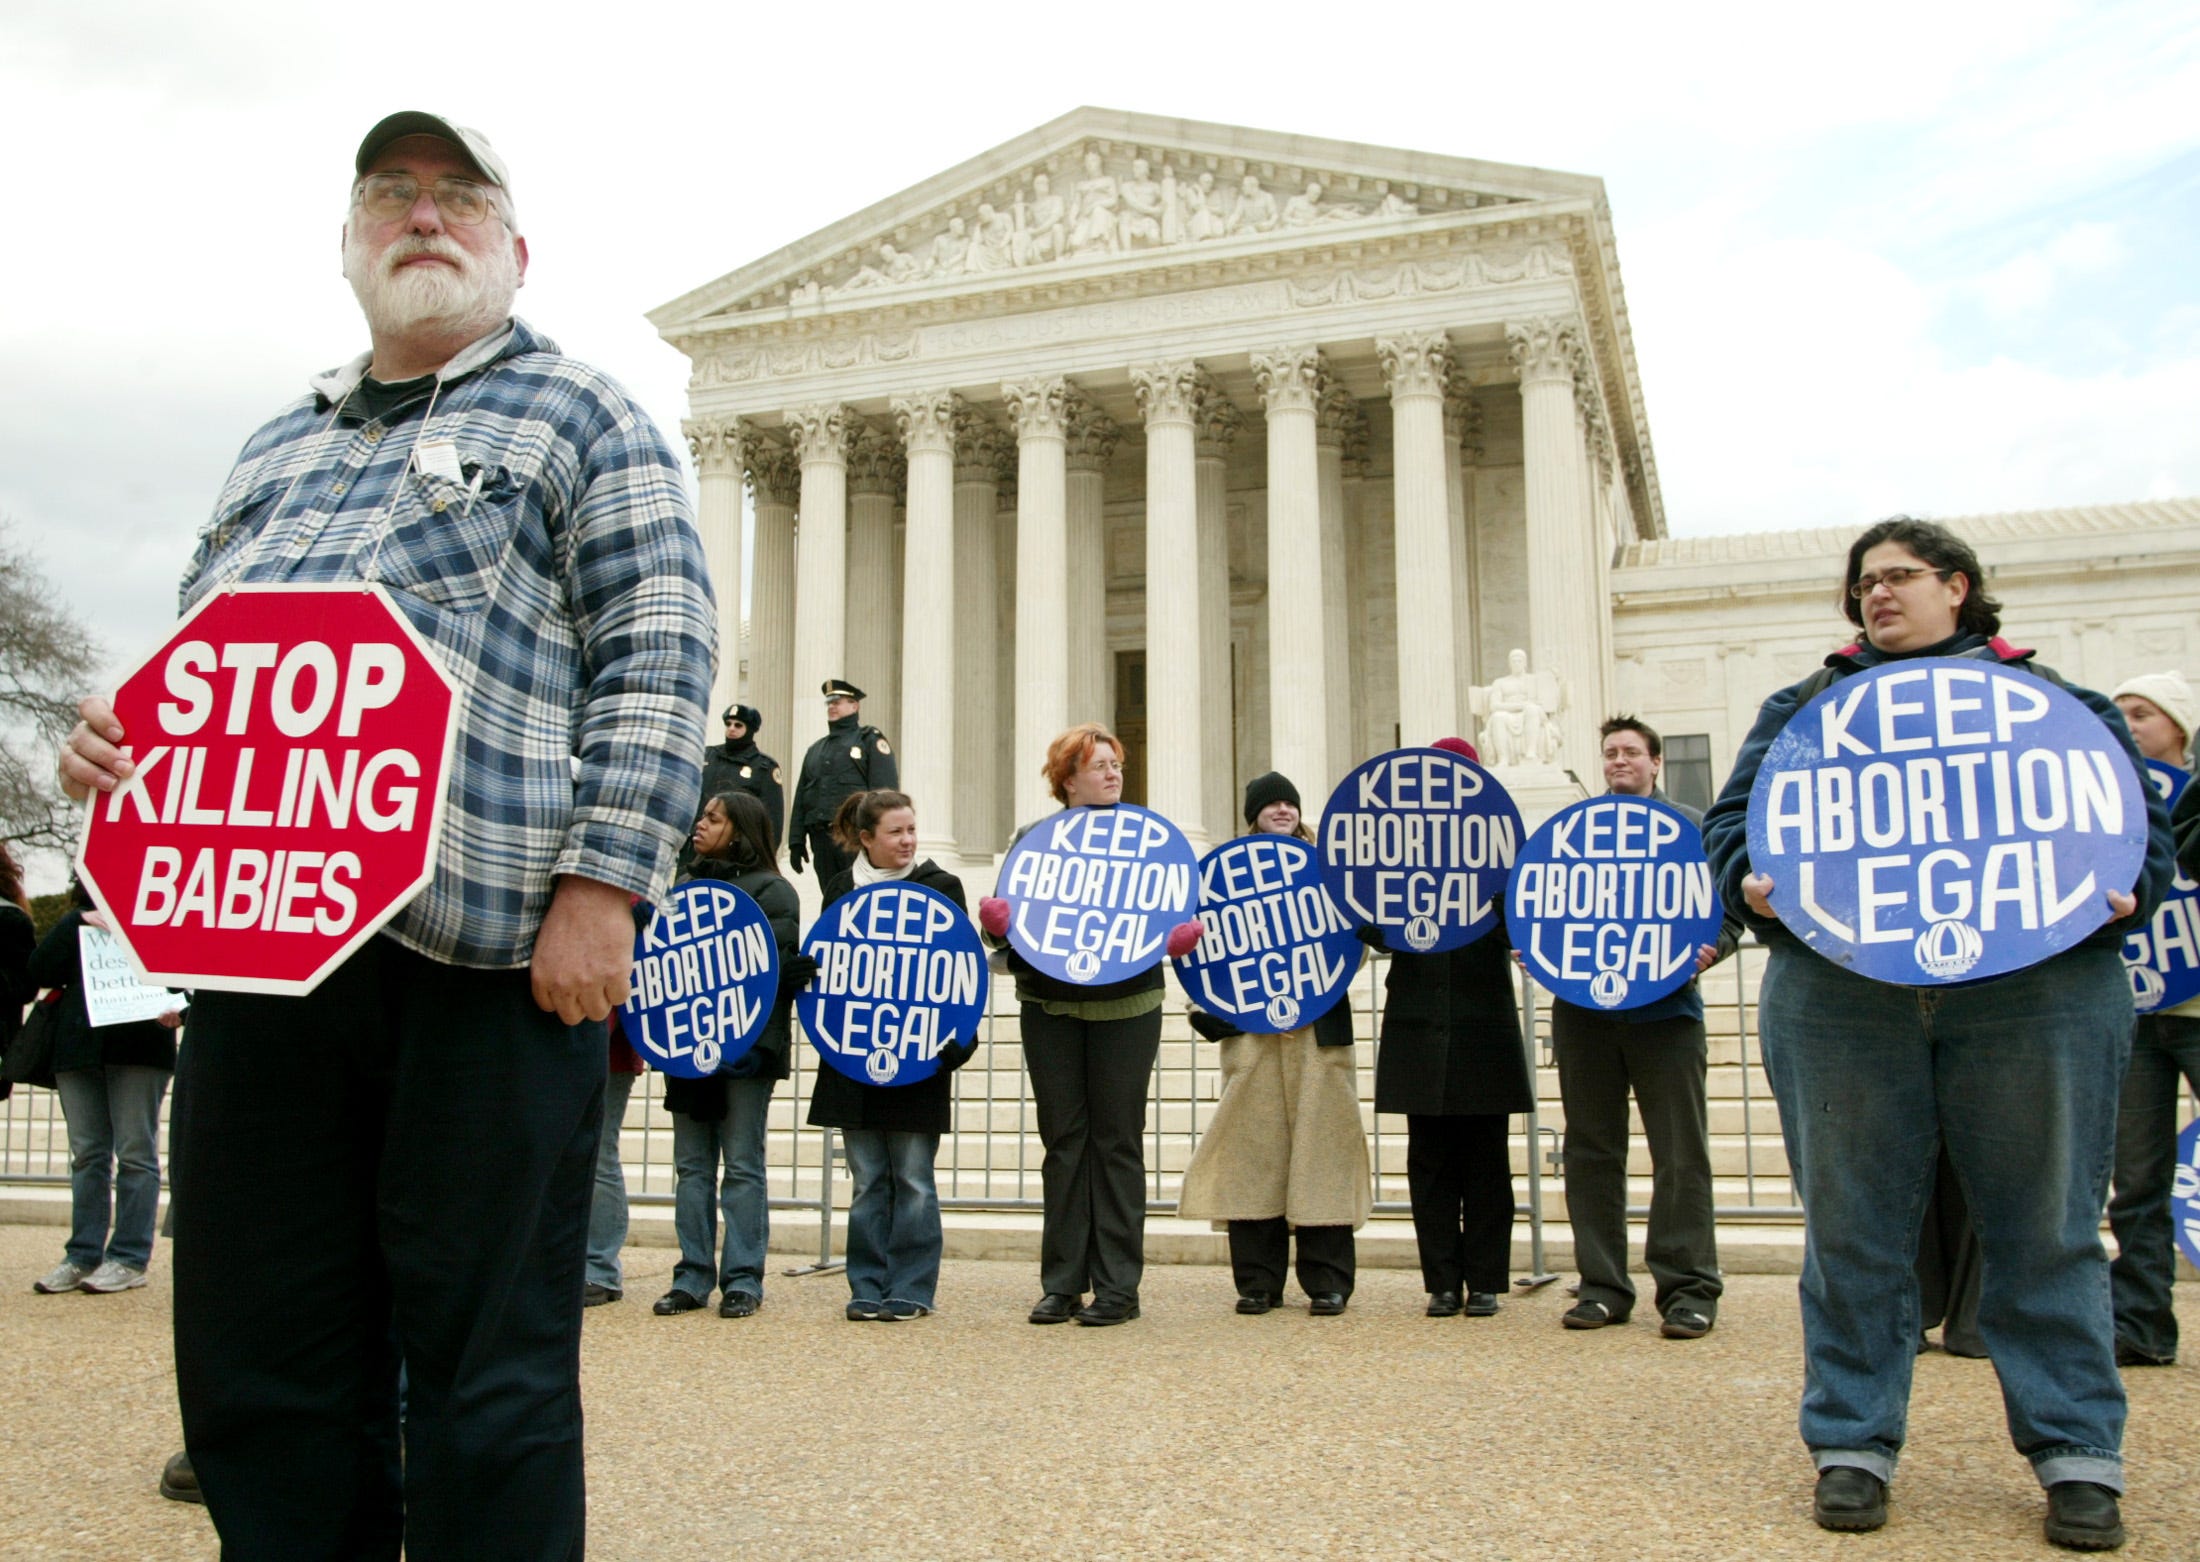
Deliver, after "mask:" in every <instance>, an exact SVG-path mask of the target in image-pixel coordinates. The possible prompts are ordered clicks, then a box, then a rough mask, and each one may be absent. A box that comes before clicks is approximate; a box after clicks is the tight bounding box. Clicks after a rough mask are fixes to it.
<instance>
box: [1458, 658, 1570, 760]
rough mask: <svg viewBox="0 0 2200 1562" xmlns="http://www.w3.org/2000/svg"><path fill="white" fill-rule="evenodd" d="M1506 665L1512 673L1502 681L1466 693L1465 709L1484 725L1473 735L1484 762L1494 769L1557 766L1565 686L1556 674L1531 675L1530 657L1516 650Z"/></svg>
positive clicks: (1543, 672)
mask: <svg viewBox="0 0 2200 1562" xmlns="http://www.w3.org/2000/svg"><path fill="white" fill-rule="evenodd" d="M1505 661H1506V665H1507V667H1508V668H1509V669H1510V670H1509V671H1507V672H1506V673H1505V674H1504V676H1502V677H1500V678H1498V679H1497V680H1496V681H1495V682H1493V683H1489V684H1487V685H1484V686H1482V687H1479V688H1472V689H1469V690H1468V691H1467V700H1468V708H1469V710H1470V711H1471V712H1472V713H1473V714H1474V715H1475V716H1476V717H1477V718H1479V719H1480V720H1481V723H1482V728H1481V731H1480V733H1479V734H1477V737H1478V743H1477V747H1479V748H1480V749H1481V751H1482V762H1483V763H1484V764H1485V765H1488V766H1490V767H1491V768H1493V769H1496V768H1500V767H1511V766H1518V765H1555V764H1557V763H1558V754H1559V747H1560V738H1559V730H1558V717H1559V716H1560V715H1562V714H1564V712H1565V710H1566V705H1567V690H1566V685H1565V681H1564V680H1563V679H1561V678H1560V677H1559V676H1558V674H1556V673H1554V672H1549V671H1537V672H1530V671H1529V670H1528V653H1527V652H1525V651H1523V650H1520V649H1519V648H1517V647H1515V648H1514V650H1513V651H1512V653H1511V654H1510V655H1509V656H1507V657H1506V659H1505Z"/></svg>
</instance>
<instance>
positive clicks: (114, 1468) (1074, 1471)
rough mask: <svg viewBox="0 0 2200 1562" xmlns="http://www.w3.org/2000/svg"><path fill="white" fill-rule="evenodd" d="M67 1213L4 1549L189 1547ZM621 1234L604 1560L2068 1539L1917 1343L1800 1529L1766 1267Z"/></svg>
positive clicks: (2191, 1554)
mask: <svg viewBox="0 0 2200 1562" xmlns="http://www.w3.org/2000/svg"><path fill="white" fill-rule="evenodd" d="M60 1240H61V1233H60V1232H59V1231H57V1230H55V1229H54V1228H52V1227H33V1226H0V1277H4V1278H0V1341H4V1342H5V1344H6V1347H7V1351H8V1356H9V1358H10V1367H11V1369H12V1370H10V1371H9V1372H8V1374H7V1376H6V1380H5V1381H6V1383H7V1388H6V1390H5V1391H4V1404H0V1428H4V1429H5V1432H4V1437H0V1447H5V1448H6V1450H7V1451H8V1456H7V1457H6V1458H5V1459H4V1460H0V1557H4V1558H7V1559H10V1562H12V1559H15V1558H49V1557H50V1558H56V1559H60V1558H68V1559H86V1558H128V1559H139V1558H148V1559H150V1558H171V1557H172V1558H212V1557H214V1556H215V1555H216V1546H215V1544H214V1539H213V1533H212V1530H211V1528H210V1527H209V1526H208V1524H207V1522H206V1518H205V1515H204V1513H203V1511H202V1510H200V1509H197V1508H192V1507H187V1506H184V1505H181V1504H177V1503H171V1502H167V1501H164V1500H163V1499H161V1498H160V1497H159V1496H158V1495H157V1494H156V1493H155V1490H154V1484H155V1480H156V1478H157V1476H158V1474H159V1470H160V1465H161V1461H162V1460H163V1459H164V1458H166V1457H167V1455H168V1454H169V1453H170V1452H172V1451H173V1450H174V1449H175V1448H176V1447H177V1446H179V1442H180V1433H179V1431H178V1426H177V1420H176V1409H175V1396H174V1382H173V1376H172V1370H171V1357H170V1350H169V1337H168V1311H169V1304H170V1288H169V1284H168V1276H167V1272H166V1267H165V1257H166V1253H165V1247H164V1248H163V1251H162V1253H161V1255H160V1256H158V1257H156V1260H155V1267H154V1270H153V1280H152V1283H151V1284H150V1285H149V1286H147V1287H146V1288H145V1289H143V1290H140V1291H133V1292H129V1293H127V1294H124V1295H120V1296H108V1297H95V1296H81V1295H78V1296H60V1297H44V1296H37V1295H34V1294H33V1293H32V1292H31V1290H30V1282H31V1280H32V1279H33V1278H34V1277H35V1276H37V1275H38V1274H40V1273H43V1272H44V1271H45V1269H46V1268H48V1267H49V1266H50V1265H51V1264H52V1263H53V1262H54V1261H55V1259H57V1258H58V1257H59V1250H60ZM626 1256H627V1262H628V1274H627V1293H626V1300H625V1301H623V1302H621V1303H618V1304H616V1305H614V1306H609V1307H601V1308H597V1309H595V1310H593V1311H591V1312H590V1313H589V1314H588V1323H587V1335H586V1341H585V1345H584V1350H583V1370H584V1374H585V1385H586V1401H587V1408H588V1425H589V1487H590V1493H591V1496H590V1542H589V1553H590V1556H591V1557H592V1558H595V1559H598V1562H605V1559H609V1562H626V1559H634V1562H644V1559H648V1562H659V1559H662V1562H674V1559H683V1562H684V1559H694V1558H739V1559H742V1562H755V1559H766V1558H781V1557H787V1558H798V1557H800V1558H807V1557H817V1558H834V1559H845V1558H849V1557H859V1556H870V1557H881V1558H917V1559H922V1558H943V1559H945V1558H952V1559H965V1558H991V1557H1002V1558H1022V1557H1063V1558H1069V1559H1075V1562H1087V1559H1089V1562H1110V1559H1121V1562H1130V1559H1137V1558H1148V1557H1162V1558H1180V1557H1181V1558H1210V1557H1267V1556H1274V1555H1293V1556H1332V1557H1400V1558H1419V1557H1443V1558H1451V1557H1457V1558H1492V1559H1498V1558H1521V1559H1527V1558H1573V1557H1581V1558H1599V1559H1607V1558H1608V1559H1626V1558H1656V1559H1664V1558H1699V1557H1702V1558H1713V1557H1722V1558H1723V1557H1749V1558H1788V1557H1839V1558H1842V1559H1843V1562H1866V1559H1868V1562H1887V1559H1894V1558H1911V1557H1917V1558H1934V1559H1942V1558H1965V1559H1968V1558H2000V1557H2027V1556H2032V1557H2046V1556H2056V1555H2065V1554H2066V1553H2061V1552H2057V1551H2055V1550H2054V1549H2053V1548H2051V1547H2049V1546H2048V1545H2047V1544H2046V1543H2045V1542H2044V1541H2043V1540H2042V1539H2041V1538H2040V1528H2039V1521H2040V1514H2041V1511H2042V1508H2043V1499H2042V1497H2041V1495H2040V1493H2039V1490H2038V1487H2037V1486H2036V1485H2035V1484H2034V1482H2033V1480H2032V1478H2031V1475H2030V1472H2029V1471H2028V1470H2027V1468H2026V1467H2025V1465H2024V1463H2023V1461H2022V1460H2020V1459H2019V1458H2018V1457H2017V1456H2016V1455H2015V1454H2014V1453H2013V1452H2012V1451H2011V1450H2010V1448H2009V1446H2008V1442H2007V1435H2006V1433H2005V1431H2004V1429H2003V1423H2002V1414H2001V1403H2000V1395H1999V1391H1998V1388H1997V1385H1996V1381H1995V1377H1994V1373H1993V1369H1992V1367H1991V1366H1989V1365H1988V1364H1987V1363H1985V1362H1978V1361H1963V1360H1957V1359H1953V1358H1950V1357H1947V1356H1943V1355H1941V1354H1940V1353H1939V1352H1937V1351H1935V1352H1932V1353H1930V1354H1928V1355H1926V1356H1923V1357H1921V1358H1920V1359H1919V1361H1918V1364H1917V1384H1916V1389H1915V1392H1914V1395H1913V1398H1912V1404H1911V1418H1910V1421H1911V1424H1910V1444H1909V1448H1908V1451H1907V1453H1906V1455H1905V1461H1904V1465H1903V1469H1902V1472H1901V1476H1900V1478H1899V1479H1898V1481H1897V1482H1896V1485H1895V1490H1894V1499H1893V1517H1892V1520H1891V1522H1890V1523H1889V1524H1888V1526H1887V1528H1886V1529H1885V1530H1883V1531H1881V1532H1880V1533H1878V1534H1877V1535H1873V1536H1863V1537H1844V1536H1835V1535H1830V1534H1827V1533H1825V1532H1823V1531H1820V1530H1818V1529H1817V1528H1816V1527H1815V1526H1813V1525H1812V1524H1811V1522H1810V1518H1809V1502H1810V1484H1811V1471H1810V1466H1809V1462H1808V1460H1807V1459H1806V1458H1805V1456H1804V1453H1803V1450H1802V1447H1801V1445H1800V1444H1799V1443H1798V1442H1797V1440H1796V1437H1795V1399H1796V1392H1797V1388H1798V1384H1799V1381H1800V1376H1801V1354H1800V1331H1799V1328H1798V1324H1797V1319H1796V1303H1795V1283H1794V1281H1793V1280H1792V1279H1789V1278H1784V1277H1779V1276H1757V1275H1751V1276H1742V1277H1738V1278H1736V1279H1735V1280H1733V1281H1731V1282H1730V1283H1729V1290H1728V1292H1727V1296H1726V1300H1725V1305H1724V1308H1723V1310H1722V1312H1721V1315H1720V1321H1719V1326H1718V1328H1717V1330H1716V1331H1715V1332H1713V1333H1712V1334H1711V1335H1710V1336H1709V1337H1707V1338H1705V1339H1702V1340H1697V1341H1687V1342H1682V1341H1670V1340H1664V1339H1661V1338H1659V1336H1658V1333H1657V1331H1656V1329H1655V1328H1654V1327H1652V1326H1648V1325H1646V1324H1645V1323H1644V1322H1643V1321H1641V1320H1642V1319H1644V1318H1647V1317H1648V1310H1647V1309H1645V1310H1644V1312H1643V1313H1641V1314H1639V1315H1638V1319H1637V1321H1635V1322H1633V1323H1630V1324H1628V1325H1626V1326H1624V1327H1618V1328H1611V1329H1606V1330H1603V1331H1601V1332H1597V1333H1590V1334H1580V1333H1568V1332H1566V1331H1564V1330H1562V1329H1561V1328H1560V1327H1559V1323H1558V1316H1559V1313H1560V1312H1561V1310H1562V1309H1563V1308H1564V1307H1565V1306H1566V1305H1567V1298H1566V1297H1565V1295H1564V1294H1563V1292H1562V1291H1561V1290H1560V1289H1559V1288H1558V1287H1556V1286H1553V1287H1551V1288H1549V1289H1547V1290H1545V1291H1542V1292H1537V1293H1533V1294H1515V1295H1514V1296H1512V1297H1510V1298H1508V1299H1507V1300H1506V1303H1505V1308H1504V1311H1503V1313H1502V1314H1501V1315H1500V1316H1498V1317H1496V1318H1492V1319H1465V1318H1453V1319H1443V1320H1432V1319H1427V1318H1424V1317H1422V1316H1421V1306H1422V1300H1423V1298H1422V1295H1421V1291H1420V1287H1419V1284H1418V1281H1417V1278H1416V1277H1415V1276H1414V1275H1412V1274H1411V1273H1408V1272H1401V1271H1396V1270H1375V1271H1370V1272H1367V1273H1366V1274H1364V1275H1363V1276H1362V1283H1361V1287H1360V1290H1359V1293H1358V1294H1357V1295H1356V1296H1355V1297H1354V1298H1353V1302H1352V1306H1351V1309H1350V1311H1349V1312H1347V1313H1346V1315H1345V1316H1343V1317H1341V1318H1333V1319H1323V1318H1311V1317H1309V1316H1308V1315H1307V1314H1306V1311H1305V1307H1304V1299H1303V1298H1302V1297H1299V1296H1298V1295H1297V1294H1296V1292H1294V1293H1293V1297H1292V1299H1291V1302H1290V1304H1289V1305H1287V1307H1286V1308H1284V1309H1282V1310H1279V1311H1277V1312H1275V1313H1271V1314H1269V1315H1268V1316H1266V1317H1261V1318H1240V1317H1238V1316H1236V1315H1235V1314H1234V1313H1233V1312H1232V1311H1231V1308H1230V1304H1231V1302H1232V1300H1233V1293H1232V1290H1231V1286H1230V1281H1229V1276H1228V1273H1227V1271H1224V1270H1220V1269H1213V1268H1204V1267H1198V1266H1189V1265H1185V1266H1177V1265H1164V1266H1155V1267H1152V1268H1149V1269H1148V1270H1147V1274H1146V1287H1145V1295H1144V1304H1145V1316H1144V1317H1143V1318H1141V1319H1139V1320H1138V1321H1136V1322H1133V1323H1130V1324H1127V1325H1124V1326H1123V1327H1121V1328H1115V1329H1087V1328H1081V1327H1078V1326H1075V1325H1070V1326H1061V1327H1054V1328H1033V1327H1031V1326H1029V1325H1027V1324H1026V1323H1025V1322H1024V1321H1023V1314H1024V1311H1025V1310H1026V1309H1027V1308H1028V1307H1029V1306H1030V1305H1031V1303H1032V1302H1033V1301H1034V1300H1035V1299H1036V1297H1037V1292H1038V1286H1037V1277H1036V1274H1035V1272H1034V1268H1033V1266H1032V1265H1029V1264H1026V1263H999V1262H981V1261H976V1260H970V1261H950V1262H949V1263H948V1265H947V1267H946V1272H945V1274H944V1276H943V1278H942V1281H941V1285H940V1297H941V1302H942V1310H941V1311H940V1312H939V1313H938V1314H936V1315H935V1316H933V1317H931V1318H927V1319H923V1320H920V1321H918V1322H914V1323H906V1324H891V1325H882V1324H867V1325H854V1324H849V1323H846V1322H844V1321H843V1320H842V1318H841V1315H840V1309H841V1306H842V1304H843V1303H844V1302H845V1300H846V1298H847V1291H846V1287H845V1285H844V1283H843V1281H842V1280H841V1279H840V1277H839V1276H837V1275H823V1276H812V1277H806V1278H799V1279H787V1278H782V1277H781V1276H780V1275H779V1274H777V1273H776V1272H775V1273H774V1274H773V1275H772V1277H771V1278H770V1280H769V1281H768V1283H767V1295H766V1300H765V1306H764V1310H763V1311H762V1312H761V1313H760V1314H758V1315H757V1316H756V1317H755V1318H752V1319H747V1320H741V1321H736V1320H727V1319H721V1318H719V1317H718V1316H717V1314H716V1311H715V1309H710V1310H706V1311H703V1312H698V1313H690V1314H687V1315H685V1316H682V1317H676V1318H658V1317H655V1316H653V1315H652V1314H651V1313H650V1311H649V1303H650V1301H651V1299H653V1298H654V1297H655V1296H657V1295H658V1294H659V1293H660V1292H661V1291H662V1290H663V1289H664V1287H665V1285H666V1284H667V1282H668V1281H669V1278H670V1275H671V1268H672V1262H673V1257H674V1255H673V1254H672V1253H671V1252H669V1251H667V1250H664V1249H660V1248H632V1249H629V1250H628V1252H627V1255H626ZM776 1257H777V1256H776V1255H775V1259H776ZM277 1274H279V1270H277V1271H271V1273H270V1275H268V1276H263V1277H257V1278H256V1279H254V1278H252V1277H247V1279H246V1282H245V1283H273V1282H274V1279H275V1276H276V1275H277ZM2179 1293H2180V1300H2181V1301H2182V1303H2183V1307H2182V1309H2181V1310H2182V1312H2183V1314H2184V1317H2185V1321H2186V1324H2187V1327H2188V1329H2189V1330H2192V1331H2195V1332H2196V1334H2200V1299H2196V1298H2195V1296H2194V1294H2193V1288H2192V1287H2191V1286H2190V1285H2189V1284H2188V1285H2183V1286H2180V1287H2179ZM2127 1381H2128V1383H2129V1387H2130V1392H2131V1426H2130V1432H2129V1434H2128V1437H2127V1439H2126V1457H2127V1459H2128V1460H2129V1464H2130V1477H2131V1495H2130V1496H2129V1498H2128V1499H2127V1501H2126V1504H2125V1510H2126V1524H2127V1527H2128V1528H2129V1530H2130V1534H2131V1540H2130V1544H2129V1545H2127V1546H2126V1547H2125V1549H2124V1551H2123V1552H2122V1553H2121V1555H2122V1556H2125V1557H2131V1558H2135V1559H2136V1558H2182V1559H2196V1558H2200V1365H2195V1364H2194V1363H2192V1362H2189V1361H2188V1362H2187V1363H2186V1364H2184V1365H2182V1366H2178V1367H2174V1368H2170V1369H2166V1370H2164V1369H2150V1370H2145V1371H2135V1372H2131V1373H2128V1374H2127Z"/></svg>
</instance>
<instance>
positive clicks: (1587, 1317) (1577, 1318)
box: [1558, 1302, 1627, 1329]
mask: <svg viewBox="0 0 2200 1562" xmlns="http://www.w3.org/2000/svg"><path fill="white" fill-rule="evenodd" d="M1558 1321H1559V1322H1560V1323H1563V1324H1564V1325H1566V1327H1567V1328H1569V1329H1601V1328H1603V1327H1604V1326H1605V1325H1607V1324H1613V1323H1625V1322H1626V1321H1627V1320H1626V1319H1625V1318H1615V1317H1613V1316H1612V1309H1611V1308H1609V1307H1607V1306H1605V1305H1604V1304H1603V1303H1602V1302H1576V1303H1574V1305H1573V1306H1571V1307H1569V1308H1567V1309H1566V1310H1565V1311H1564V1312H1562V1313H1560V1314H1559V1315H1558Z"/></svg>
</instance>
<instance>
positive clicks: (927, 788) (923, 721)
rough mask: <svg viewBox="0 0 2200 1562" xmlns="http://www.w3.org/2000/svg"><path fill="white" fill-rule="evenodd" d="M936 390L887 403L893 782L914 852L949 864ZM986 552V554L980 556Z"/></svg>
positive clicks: (947, 589)
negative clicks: (896, 476)
mask: <svg viewBox="0 0 2200 1562" xmlns="http://www.w3.org/2000/svg"><path fill="white" fill-rule="evenodd" d="M960 403H961V398H960V397H957V396H954V395H951V394H950V393H948V392H947V391H944V390H934V391H925V392H922V393H921V394H919V395H915V396H897V397H895V398H894V402H893V407H894V420H895V422H896V423H898V424H899V425H900V427H901V438H902V444H903V447H904V448H905V449H906V450H907V451H908V453H909V520H908V524H907V528H906V535H905V537H904V540H903V555H904V560H903V564H902V614H901V689H902V703H903V704H904V705H906V706H907V707H908V708H909V709H910V710H911V711H913V712H922V713H923V714H922V715H921V716H919V717H918V719H916V720H913V721H910V722H907V723H905V724H904V727H905V730H904V732H903V734H902V745H901V755H902V758H901V779H902V786H903V789H904V790H905V791H907V792H908V793H909V795H910V797H911V798H913V799H914V800H915V802H916V804H917V852H918V855H919V856H920V857H938V858H941V859H942V860H949V859H952V858H954V857H956V856H957V855H959V852H958V849H957V847H956V844H955V840H956V814H955V760H956V757H957V754H958V750H957V749H956V747H955V724H954V722H953V720H952V719H950V718H949V715H948V713H949V712H950V711H952V710H953V709H954V708H955V688H956V684H955V624H956V617H955V607H956V599H955V413H956V411H957V409H958V407H959V406H960ZM988 551H989V552H990V551H991V550H990V549H989V550H988Z"/></svg>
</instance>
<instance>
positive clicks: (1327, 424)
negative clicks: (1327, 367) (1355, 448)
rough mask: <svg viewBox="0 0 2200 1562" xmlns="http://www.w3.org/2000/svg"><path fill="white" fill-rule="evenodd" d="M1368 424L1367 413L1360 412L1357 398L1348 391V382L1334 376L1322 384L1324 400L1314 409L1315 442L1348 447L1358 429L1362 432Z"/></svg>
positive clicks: (1363, 438) (1336, 446) (1363, 435)
mask: <svg viewBox="0 0 2200 1562" xmlns="http://www.w3.org/2000/svg"><path fill="white" fill-rule="evenodd" d="M1366 425H1367V414H1366V413H1364V412H1362V411H1361V410H1360V401H1359V398H1358V397H1357V396H1354V395H1353V394H1352V392H1350V391H1348V390H1346V389H1345V388H1344V382H1343V381H1342V380H1339V379H1337V378H1336V377H1335V376H1334V375H1332V376H1330V377H1329V378H1328V379H1326V380H1324V381H1323V383H1322V395H1321V400H1320V401H1319V402H1318V403H1316V405H1315V407H1314V442H1315V443H1316V444H1318V445H1328V446H1332V447H1335V448H1340V449H1341V448H1344V447H1346V446H1349V445H1350V444H1351V442H1352V434H1353V430H1354V428H1355V426H1357V427H1358V428H1360V429H1361V430H1362V431H1363V432H1362V440H1363V442H1364V440H1365V433H1364V430H1365V428H1366Z"/></svg>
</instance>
